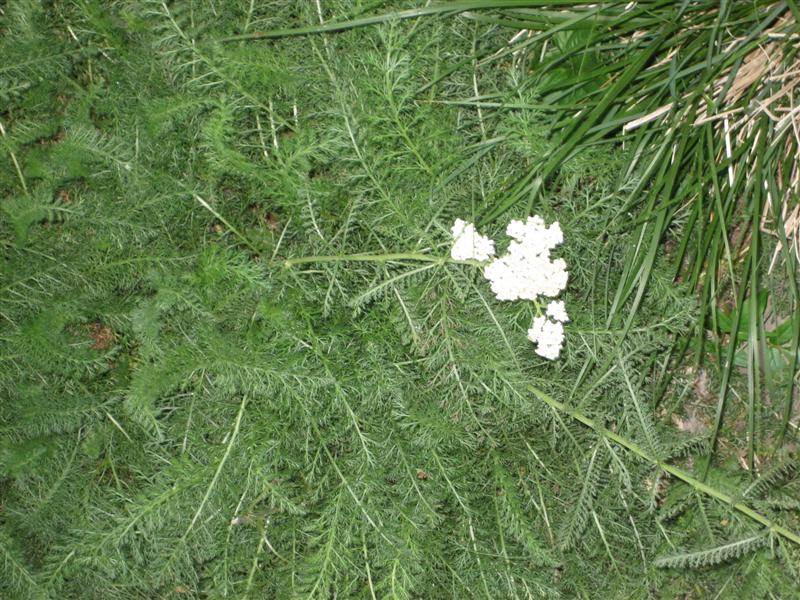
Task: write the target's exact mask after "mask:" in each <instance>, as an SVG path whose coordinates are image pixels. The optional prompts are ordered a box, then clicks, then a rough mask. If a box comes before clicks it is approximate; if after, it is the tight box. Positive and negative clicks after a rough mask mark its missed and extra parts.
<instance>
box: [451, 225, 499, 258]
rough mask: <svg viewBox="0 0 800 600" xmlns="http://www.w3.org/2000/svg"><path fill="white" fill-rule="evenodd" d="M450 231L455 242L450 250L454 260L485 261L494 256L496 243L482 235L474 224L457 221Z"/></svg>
mask: <svg viewBox="0 0 800 600" xmlns="http://www.w3.org/2000/svg"><path fill="white" fill-rule="evenodd" d="M450 231H451V233H452V234H453V239H454V240H455V242H454V243H453V248H452V249H451V250H450V256H451V257H452V258H453V260H479V261H485V260H489V259H490V258H491V257H492V256H494V241H492V240H491V239H489V238H488V237H486V236H485V235H480V234H479V233H478V232H477V231H476V230H475V225H473V224H472V223H467V222H466V221H463V220H462V219H456V221H455V223H453V228H452V229H451V230H450Z"/></svg>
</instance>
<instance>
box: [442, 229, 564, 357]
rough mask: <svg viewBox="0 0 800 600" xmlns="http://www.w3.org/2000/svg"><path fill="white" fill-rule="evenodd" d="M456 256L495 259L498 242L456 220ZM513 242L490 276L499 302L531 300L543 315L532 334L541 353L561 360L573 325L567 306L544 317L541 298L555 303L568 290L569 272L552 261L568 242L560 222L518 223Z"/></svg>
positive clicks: (556, 305) (559, 303) (553, 305)
mask: <svg viewBox="0 0 800 600" xmlns="http://www.w3.org/2000/svg"><path fill="white" fill-rule="evenodd" d="M451 231H452V234H453V238H454V242H453V248H452V250H451V251H450V255H451V257H452V258H453V259H454V260H469V259H474V260H478V261H487V260H489V259H490V258H491V257H492V256H493V255H494V241H492V240H491V239H489V238H488V237H486V236H482V235H480V234H479V233H478V232H477V231H476V230H475V226H474V225H473V224H472V223H466V222H464V221H463V220H461V219H456V221H455V223H454V224H453V228H452V230H451ZM506 233H507V234H508V235H509V236H510V237H511V238H513V239H512V241H511V243H510V244H509V246H508V251H507V252H506V254H504V255H503V256H500V257H499V258H496V259H495V260H493V261H491V262H490V263H489V264H488V265H487V266H486V268H485V269H484V272H483V274H484V277H486V279H488V280H489V281H490V282H491V288H492V291H493V292H494V294H495V296H496V297H497V299H498V300H504V301H511V300H530V301H532V302H534V303H536V309H537V312H539V313H540V314H539V315H538V316H537V317H536V318H535V319H534V321H533V325H532V326H531V328H530V329H529V330H528V339H529V340H531V341H532V342H533V343H534V344H536V353H537V354H538V355H539V356H542V357H544V358H547V359H549V360H555V359H556V358H558V357H559V355H560V353H561V349H562V348H563V345H564V325H563V324H564V323H565V322H567V321H569V316H568V315H567V311H566V307H565V306H564V302H563V301H557V302H556V301H553V302H550V303H549V304H548V306H547V310H546V313H545V314H544V315H542V314H541V308H540V304H539V299H540V297H546V298H555V297H556V296H558V295H559V294H560V293H561V291H562V290H564V288H565V287H566V286H567V280H568V278H569V273H568V271H567V264H566V262H564V259H562V258H556V259H551V257H550V251H551V250H552V249H553V248H555V247H556V246H558V245H559V244H561V243H562V242H563V241H564V234H563V232H562V231H561V225H560V224H559V223H558V221H556V222H554V223H552V224H551V225H550V226H549V227H548V226H547V225H546V224H545V222H544V219H542V217H540V216H539V215H533V216H531V217H528V218H527V219H526V220H525V221H519V220H513V221H511V222H510V223H509V224H508V227H506Z"/></svg>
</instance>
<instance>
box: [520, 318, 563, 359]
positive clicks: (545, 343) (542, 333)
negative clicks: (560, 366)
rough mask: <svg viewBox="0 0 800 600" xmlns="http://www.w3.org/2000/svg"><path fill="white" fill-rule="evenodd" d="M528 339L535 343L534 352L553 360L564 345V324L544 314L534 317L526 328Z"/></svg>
mask: <svg viewBox="0 0 800 600" xmlns="http://www.w3.org/2000/svg"><path fill="white" fill-rule="evenodd" d="M528 339H529V340H530V341H532V342H533V343H534V344H536V354H538V355H539V356H542V357H544V358H546V359H548V360H555V359H557V358H558V356H559V355H560V354H561V348H563V346H564V325H563V324H561V323H558V322H555V321H551V320H549V319H548V318H547V317H545V316H540V317H536V318H535V319H534V320H533V325H532V326H531V328H530V329H528Z"/></svg>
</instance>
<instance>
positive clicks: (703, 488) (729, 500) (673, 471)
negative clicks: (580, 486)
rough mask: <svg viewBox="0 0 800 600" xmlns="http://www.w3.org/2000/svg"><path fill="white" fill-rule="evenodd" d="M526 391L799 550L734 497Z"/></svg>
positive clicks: (791, 536)
mask: <svg viewBox="0 0 800 600" xmlns="http://www.w3.org/2000/svg"><path fill="white" fill-rule="evenodd" d="M528 389H529V390H530V391H531V392H533V393H534V394H535V395H536V396H537V397H538V398H539V399H540V400H543V401H544V402H545V403H546V404H548V405H549V406H551V407H552V408H555V409H556V410H558V411H559V412H562V413H564V414H566V415H569V416H570V417H572V418H573V419H575V420H576V421H580V422H581V423H583V424H584V425H586V426H587V427H590V428H592V429H594V430H595V431H596V432H597V434H598V435H601V436H604V437H606V438H608V439H609V440H611V441H612V442H615V443H616V444H619V445H620V446H622V447H623V448H627V449H628V450H630V451H631V452H633V453H634V454H636V455H638V456H639V457H640V458H643V459H644V460H646V461H647V462H650V463H652V464H654V465H656V466H657V467H659V468H660V469H663V470H664V471H666V472H667V473H669V474H670V475H672V476H673V477H676V478H678V479H680V480H681V481H683V482H685V483H688V484H689V485H690V486H692V487H693V488H694V489H696V490H697V491H699V492H703V493H704V494H707V495H708V496H711V497H712V498H716V499H717V500H720V501H721V502H724V503H725V504H727V505H729V506H730V507H731V508H734V509H735V510H738V511H739V512H740V513H742V514H744V515H747V516H748V517H750V518H751V519H753V520H754V521H758V522H759V523H761V524H762V525H764V526H766V527H768V528H769V530H770V532H771V533H773V534H776V535H779V536H781V537H783V538H786V539H787V540H789V541H791V542H794V543H795V544H797V545H799V546H800V535H798V534H797V533H794V532H793V531H790V530H789V529H786V528H785V527H783V526H782V525H778V524H777V523H775V522H774V521H772V520H770V519H769V518H767V517H765V516H764V515H762V514H761V513H759V512H756V511H755V510H753V509H752V508H750V507H749V506H747V505H746V504H744V503H742V502H739V501H737V500H736V499H735V498H734V497H733V496H731V495H729V494H726V493H725V492H721V491H720V490H718V489H716V488H713V487H711V486H710V485H708V484H707V483H704V482H702V481H700V480H699V479H697V478H696V477H692V476H691V475H689V473H687V472H686V471H683V470H682V469H679V468H678V467H674V466H672V465H670V464H668V463H665V462H664V461H662V460H661V459H660V458H657V457H656V456H653V455H652V454H650V453H649V452H648V451H647V450H645V449H644V448H642V447H641V446H639V444H637V443H636V442H633V441H631V440H629V439H628V438H626V437H623V436H621V435H619V434H618V433H615V432H613V431H610V430H608V429H606V428H605V427H603V426H602V425H599V424H598V423H596V422H595V421H594V420H593V419H591V418H589V417H587V416H586V415H585V414H583V413H582V412H580V411H577V410H573V409H571V408H569V407H568V406H566V405H564V404H562V403H561V402H558V401H557V400H555V399H554V398H551V397H550V396H548V395H547V394H545V393H544V392H543V391H541V390H539V389H538V388H536V387H534V386H532V385H528Z"/></svg>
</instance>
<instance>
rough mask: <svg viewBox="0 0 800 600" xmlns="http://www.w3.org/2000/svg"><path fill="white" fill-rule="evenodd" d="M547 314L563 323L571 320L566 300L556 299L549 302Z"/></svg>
mask: <svg viewBox="0 0 800 600" xmlns="http://www.w3.org/2000/svg"><path fill="white" fill-rule="evenodd" d="M547 316H548V317H552V318H553V319H554V320H556V321H561V322H562V323H566V322H567V321H569V315H568V314H567V308H566V307H565V306H564V301H563V300H557V301H556V300H554V301H553V302H551V303H550V304H548V305H547Z"/></svg>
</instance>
